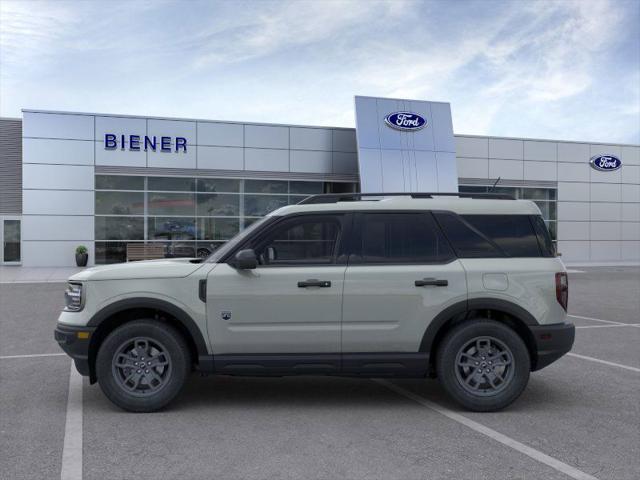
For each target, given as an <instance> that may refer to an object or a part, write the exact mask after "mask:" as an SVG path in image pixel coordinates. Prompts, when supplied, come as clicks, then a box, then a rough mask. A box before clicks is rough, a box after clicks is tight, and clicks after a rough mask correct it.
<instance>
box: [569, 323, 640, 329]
mask: <svg viewBox="0 0 640 480" xmlns="http://www.w3.org/2000/svg"><path fill="white" fill-rule="evenodd" d="M617 327H640V323H621V324H619V325H580V326H577V327H576V328H617Z"/></svg>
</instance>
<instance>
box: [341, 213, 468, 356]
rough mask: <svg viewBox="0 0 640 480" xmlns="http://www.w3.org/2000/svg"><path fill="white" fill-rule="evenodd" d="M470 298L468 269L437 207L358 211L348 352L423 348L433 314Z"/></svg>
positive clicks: (349, 276)
mask: <svg viewBox="0 0 640 480" xmlns="http://www.w3.org/2000/svg"><path fill="white" fill-rule="evenodd" d="M466 299H467V284H466V277H465V271H464V268H463V267H462V265H461V263H460V261H459V260H457V259H456V257H455V255H454V254H453V251H452V250H451V247H450V246H449V244H448V242H447V241H446V239H445V238H444V236H443V235H442V232H440V229H439V227H438V226H437V224H436V223H435V220H434V219H433V217H432V215H431V214H430V213H428V212H427V213H424V212H415V213H412V212H407V213H400V212H398V213H362V214H359V215H358V216H357V218H356V228H355V241H354V249H353V253H352V255H351V257H350V259H349V267H348V268H347V272H346V275H345V286H344V303H343V305H344V307H343V331H342V352H343V353H344V354H349V353H364V352H367V353H372V352H373V353H375V352H385V353H411V354H413V353H418V352H419V348H420V343H421V341H422V337H423V335H424V333H425V331H426V329H427V326H428V325H429V323H430V322H431V320H432V319H433V318H434V317H435V316H436V315H437V314H439V313H440V312H441V311H442V310H444V309H445V308H446V307H448V306H450V305H453V304H454V303H457V302H461V301H462V302H463V301H465V300H466ZM424 367H425V368H426V365H424Z"/></svg>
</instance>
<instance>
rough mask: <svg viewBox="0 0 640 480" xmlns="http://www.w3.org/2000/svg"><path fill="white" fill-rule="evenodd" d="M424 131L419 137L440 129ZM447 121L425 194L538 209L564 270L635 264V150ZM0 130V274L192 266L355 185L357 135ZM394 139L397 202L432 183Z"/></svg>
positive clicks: (51, 117) (142, 122) (66, 122)
mask: <svg viewBox="0 0 640 480" xmlns="http://www.w3.org/2000/svg"><path fill="white" fill-rule="evenodd" d="M385 101H386V99H385ZM398 102H400V101H398ZM395 105H397V104H395ZM395 105H394V104H393V103H392V104H391V106H390V107H389V108H388V109H389V110H390V111H389V112H387V111H386V110H384V111H378V110H377V111H376V112H375V113H371V115H377V116H384V117H385V118H386V117H387V116H389V115H390V114H392V113H393V112H392V111H391V110H394V109H396V108H397V106H395ZM443 105H446V106H447V108H448V104H443ZM401 106H402V105H401ZM385 108H386V107H385ZM438 108H441V107H438ZM397 109H398V110H408V109H406V108H405V109H401V108H397ZM445 118H446V115H445ZM375 120H376V125H381V126H377V127H376V128H378V131H379V132H380V135H382V136H384V135H387V133H388V132H386V130H384V128H386V127H385V126H384V125H383V124H382V123H380V121H379V120H380V119H378V118H376V119H375ZM428 120H429V119H426V120H425V124H426V125H423V126H420V130H421V132H422V134H425V132H428V130H427V129H429V128H434V127H435V128H436V129H441V128H445V127H446V125H445V127H442V125H436V124H435V123H434V124H431V123H430V122H429V121H428ZM431 122H433V119H431ZM448 122H449V126H448V127H446V128H450V129H451V136H452V140H451V141H450V142H449V141H447V140H446V139H445V140H441V141H439V142H440V143H441V144H443V145H446V147H443V148H442V149H441V150H442V151H443V152H444V153H443V154H442V157H441V158H444V159H445V160H446V162H447V163H446V165H447V167H446V168H448V169H449V170H448V171H447V172H441V176H442V178H444V179H446V180H443V181H442V182H449V183H448V184H447V185H449V186H448V187H447V188H440V189H439V190H438V189H434V190H436V191H450V190H451V186H450V184H451V182H453V185H454V186H453V188H455V187H456V185H455V181H456V179H457V187H458V188H459V190H460V191H461V192H479V191H487V190H488V189H490V188H493V190H492V191H494V192H498V193H509V194H511V195H514V196H516V197H518V198H528V199H531V200H533V201H535V202H536V203H537V204H538V205H539V206H540V208H541V211H542V213H543V217H544V218H545V221H546V222H547V225H548V226H549V229H550V231H551V233H552V236H554V238H556V239H557V243H558V250H559V252H561V254H562V256H563V259H564V260H565V261H566V262H572V263H576V264H578V263H585V264H588V263H593V262H616V263H617V262H620V263H625V262H638V261H640V146H638V145H620V144H601V143H588V142H568V141H560V140H558V141H556V140H533V139H524V138H498V137H482V136H470V135H460V134H458V135H453V128H452V126H451V120H450V114H449V120H448ZM356 123H357V125H358V128H361V127H360V125H361V123H362V121H361V114H359V118H358V119H357V122H356ZM443 123H444V124H446V123H447V122H446V120H445V121H444V122H443ZM416 125H417V124H416ZM418 126H419V125H418ZM0 128H2V134H1V135H0V168H1V169H2V170H1V171H0V173H1V174H2V180H0V181H1V182H2V183H0V187H1V191H0V200H1V203H0V236H2V237H3V246H4V248H3V251H2V252H0V253H1V255H0V261H2V262H3V263H5V264H16V265H20V264H21V265H24V266H72V265H75V249H76V247H77V246H78V245H85V246H86V247H87V248H88V251H89V264H90V265H92V264H102V263H112V262H117V261H126V260H127V257H128V251H129V250H130V248H131V247H128V246H129V245H132V244H147V245H148V244H154V245H161V246H162V247H163V252H165V254H166V255H167V256H193V255H197V254H201V255H203V254H206V252H208V251H212V250H213V249H215V248H216V247H217V246H218V245H219V244H220V243H221V242H224V241H226V240H228V239H229V238H230V237H231V236H233V235H234V234H235V233H237V232H238V231H240V230H241V229H243V228H245V227H246V226H247V225H249V224H250V223H251V222H253V221H255V220H256V219H257V218H260V217H261V216H264V215H265V214H267V213H268V212H269V211H271V210H273V209H275V208H279V207H280V206H283V205H286V204H289V203H296V202H298V201H299V200H301V199H302V198H304V196H306V195H309V194H314V193H329V192H351V191H359V190H360V188H361V185H360V175H361V171H362V168H363V166H362V164H361V165H360V168H359V158H358V152H359V145H358V142H357V140H356V137H357V136H358V138H359V136H360V132H358V135H356V130H355V129H344V128H327V127H309V126H294V125H280V124H256V123H234V122H219V121H208V120H186V119H172V118H151V117H138V116H117V115H103V114H87V113H71V112H51V111H36V110H24V111H23V117H22V119H2V120H0ZM380 129H383V130H380ZM434 135H435V134H434ZM398 138H399V139H400V140H399V141H401V142H403V143H402V150H401V153H398V155H399V156H398V158H399V161H400V162H401V163H402V165H403V168H404V171H405V172H409V173H410V174H411V175H414V177H407V178H410V179H409V180H407V182H406V188H402V189H400V191H411V190H414V188H415V186H414V185H418V184H419V183H418V182H420V181H424V182H426V183H421V185H424V184H429V182H430V181H431V180H429V178H428V177H429V168H435V169H437V165H438V163H437V161H435V163H433V165H434V167H428V166H429V165H431V164H428V163H420V162H421V160H420V159H421V158H423V157H424V155H423V153H420V152H418V153H416V152H414V150H416V151H417V150H420V149H419V148H415V145H414V144H415V142H414V143H412V142H413V137H412V132H411V131H410V130H407V131H403V132H402V133H401V136H399V137H398ZM434 138H435V137H434ZM443 138H444V137H443ZM436 143H437V142H436ZM369 147H370V146H369ZM423 150H424V149H423ZM434 150H437V149H434ZM452 150H453V151H452ZM360 151H361V150H360ZM372 151H374V150H372ZM399 151H400V150H399ZM421 151H422V150H421ZM437 154H438V152H437V151H436V152H435V153H434V158H437V157H436V156H437ZM444 154H446V156H445V155H444ZM367 155H369V157H370V158H368V160H367V161H368V162H371V161H373V162H374V163H373V164H375V161H376V160H375V159H376V157H375V153H373V154H369V153H367ZM381 155H382V154H381ZM602 155H604V156H608V157H615V158H616V159H618V161H619V162H620V163H621V166H620V167H619V168H618V169H615V170H612V171H599V170H596V169H595V168H593V167H592V166H591V164H590V160H591V159H592V158H594V157H597V156H602ZM380 158H381V159H382V157H380ZM389 158H393V157H392V156H391V157H388V158H386V159H382V160H380V161H381V162H383V161H386V162H387V163H388V161H389V160H388V159H389ZM425 158H426V157H425ZM371 159H373V160H371ZM443 161H444V160H443ZM369 164H371V163H369ZM381 164H382V163H381ZM387 166H388V165H387ZM441 168H442V167H441ZM391 171H393V169H391ZM401 171H403V170H401ZM413 172H420V173H419V174H417V173H415V174H414V173H413ZM420 175H422V177H420ZM433 176H434V178H438V172H437V170H436V171H433ZM420 178H422V180H420ZM414 179H415V181H414ZM380 181H384V172H383V173H382V180H380ZM394 182H396V183H395V184H394V185H398V184H397V181H396V180H394ZM496 182H497V183H496ZM435 185H436V186H437V185H438V183H435ZM443 185H444V183H443ZM420 189H421V190H422V188H420ZM394 190H398V188H394ZM384 191H389V189H387V190H384Z"/></svg>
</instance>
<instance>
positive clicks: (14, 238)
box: [2, 220, 20, 262]
mask: <svg viewBox="0 0 640 480" xmlns="http://www.w3.org/2000/svg"><path fill="white" fill-rule="evenodd" d="M3 223H4V240H3V242H4V247H3V252H2V253H3V255H4V261H5V262H19V261H20V220H4V222H3Z"/></svg>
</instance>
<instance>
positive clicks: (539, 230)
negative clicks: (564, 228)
mask: <svg viewBox="0 0 640 480" xmlns="http://www.w3.org/2000/svg"><path fill="white" fill-rule="evenodd" d="M530 218H531V223H533V228H534V229H535V231H536V235H537V236H538V245H540V250H541V251H542V256H543V257H555V256H556V249H555V248H554V246H553V241H552V240H551V235H550V234H549V230H548V229H547V226H546V225H545V223H544V220H543V219H542V217H541V216H540V215H531V217H530Z"/></svg>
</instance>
